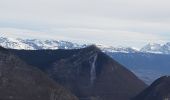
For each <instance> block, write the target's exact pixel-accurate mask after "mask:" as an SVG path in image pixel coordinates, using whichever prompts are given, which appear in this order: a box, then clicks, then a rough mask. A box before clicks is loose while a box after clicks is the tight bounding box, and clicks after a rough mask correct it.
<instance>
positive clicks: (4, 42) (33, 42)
mask: <svg viewBox="0 0 170 100" xmlns="http://www.w3.org/2000/svg"><path fill="white" fill-rule="evenodd" d="M0 46H2V47H4V48H10V49H24V50H40V49H78V48H84V47H87V46H89V44H81V45H80V44H77V43H72V42H68V41H58V40H39V39H19V38H17V39H14V38H6V37H5V38H4V37H0ZM97 47H98V48H100V49H101V50H102V51H103V52H122V53H134V52H138V51H137V50H135V49H132V48H130V47H129V48H125V47H112V46H104V45H97Z"/></svg>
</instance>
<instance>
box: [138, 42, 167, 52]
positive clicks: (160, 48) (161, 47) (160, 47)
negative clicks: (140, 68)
mask: <svg viewBox="0 0 170 100" xmlns="http://www.w3.org/2000/svg"><path fill="white" fill-rule="evenodd" d="M140 51H141V52H145V53H159V54H170V42H168V43H166V44H157V43H153V44H147V45H146V46H144V47H143V48H142V49H141V50H140Z"/></svg>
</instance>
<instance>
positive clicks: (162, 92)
mask: <svg viewBox="0 0 170 100" xmlns="http://www.w3.org/2000/svg"><path fill="white" fill-rule="evenodd" d="M133 100H170V76H163V77H161V78H159V79H157V80H156V81H155V82H154V83H153V84H151V86H149V87H148V88H147V89H145V90H144V91H143V92H141V93H140V94H139V95H138V96H136V97H135V98H134V99H133Z"/></svg>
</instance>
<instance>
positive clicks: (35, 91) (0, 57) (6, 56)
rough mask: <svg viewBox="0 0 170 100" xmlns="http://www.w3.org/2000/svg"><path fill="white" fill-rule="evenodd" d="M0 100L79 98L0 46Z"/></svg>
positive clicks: (61, 99)
mask: <svg viewBox="0 0 170 100" xmlns="http://www.w3.org/2000/svg"><path fill="white" fill-rule="evenodd" d="M0 100H77V98H76V97H75V96H73V95H72V94H71V93H70V92H68V91H67V90H66V89H64V88H63V87H62V86H60V85H58V84H56V83H55V82H54V81H53V80H51V79H50V78H48V77H47V76H46V75H45V74H44V73H43V72H41V71H40V70H38V69H37V68H35V67H32V66H28V65H27V64H25V63H24V62H23V61H21V60H20V59H19V58H18V57H16V56H14V55H12V54H11V53H9V52H8V51H7V50H5V49H4V48H2V47H0Z"/></svg>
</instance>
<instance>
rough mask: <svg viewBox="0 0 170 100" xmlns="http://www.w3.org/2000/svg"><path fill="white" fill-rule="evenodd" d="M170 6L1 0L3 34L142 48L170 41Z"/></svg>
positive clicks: (133, 0) (144, 1)
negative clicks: (148, 43) (146, 45)
mask: <svg viewBox="0 0 170 100" xmlns="http://www.w3.org/2000/svg"><path fill="white" fill-rule="evenodd" d="M169 3H170V1H169V0H12V1H11V0H1V1H0V7H1V9H0V13H1V16H0V27H1V30H0V32H5V33H6V34H8V36H12V37H16V36H20V37H38V38H52V39H66V40H73V41H83V42H96V43H102V44H109V45H133V46H141V45H143V44H144V43H147V42H155V41H156V42H161V41H167V40H168V39H170V38H168V37H170V36H169V32H170V28H169V26H170V10H169V9H170V6H169ZM9 31H10V32H9Z"/></svg>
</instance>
